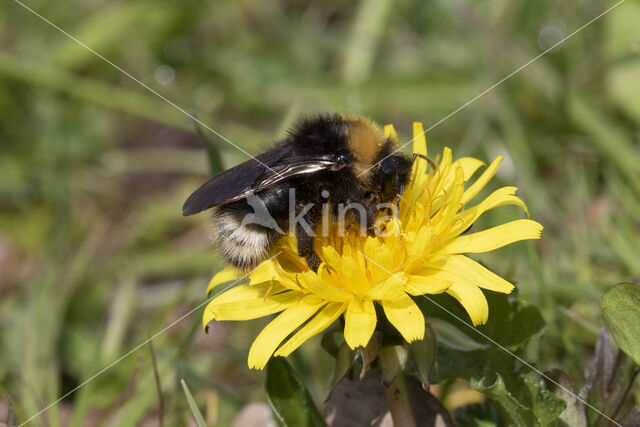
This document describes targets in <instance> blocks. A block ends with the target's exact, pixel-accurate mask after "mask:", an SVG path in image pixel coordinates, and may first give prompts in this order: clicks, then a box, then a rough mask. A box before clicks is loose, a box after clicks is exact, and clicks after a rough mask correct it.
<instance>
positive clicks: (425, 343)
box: [409, 325, 438, 390]
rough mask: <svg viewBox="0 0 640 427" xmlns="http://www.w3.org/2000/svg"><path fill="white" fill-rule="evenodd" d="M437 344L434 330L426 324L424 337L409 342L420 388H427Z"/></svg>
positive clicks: (433, 365)
mask: <svg viewBox="0 0 640 427" xmlns="http://www.w3.org/2000/svg"><path fill="white" fill-rule="evenodd" d="M437 347H438V346H437V344H436V336H435V332H433V329H432V328H431V326H429V325H426V328H425V333H424V338H423V339H421V340H417V341H414V342H412V343H410V344H409V351H410V352H411V359H412V360H413V364H414V365H415V367H416V370H417V371H418V377H419V378H420V382H421V383H422V388H424V389H425V390H428V389H429V385H430V384H431V375H433V368H434V367H435V364H436V356H437Z"/></svg>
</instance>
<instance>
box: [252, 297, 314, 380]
mask: <svg viewBox="0 0 640 427" xmlns="http://www.w3.org/2000/svg"><path fill="white" fill-rule="evenodd" d="M324 304H325V302H324V300H322V299H320V298H317V297H305V298H303V299H301V300H300V301H298V302H297V303H295V304H292V305H291V306H289V308H287V309H286V310H285V311H284V312H282V313H280V314H279V315H278V317H276V318H275V319H273V320H272V321H271V323H269V324H268V325H267V326H266V327H265V328H264V329H263V330H262V332H260V334H259V335H258V337H257V338H256V340H255V341H254V342H253V345H251V349H250V350H249V361H248V363H249V368H251V369H262V368H264V366H265V365H266V364H267V362H268V361H269V358H271V355H272V354H273V352H274V351H275V350H276V348H278V346H279V345H280V343H281V342H282V340H284V339H285V338H286V337H287V336H288V335H289V334H291V333H292V332H293V331H295V330H296V329H297V328H298V327H299V326H300V325H302V324H303V323H304V322H306V321H307V319H309V317H311V316H313V314H314V313H315V312H316V311H318V309H320V307H322V305H324Z"/></svg>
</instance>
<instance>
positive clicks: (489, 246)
mask: <svg viewBox="0 0 640 427" xmlns="http://www.w3.org/2000/svg"><path fill="white" fill-rule="evenodd" d="M542 228H543V227H542V225H540V224H539V223H537V222H535V221H531V220H529V219H519V220H516V221H511V222H508V223H506V224H502V225H498V226H496V227H493V228H490V229H488V230H484V231H479V232H477V233H473V234H467V235H464V236H459V237H456V238H455V239H453V240H452V241H451V242H450V243H448V244H447V245H446V246H445V247H444V248H443V249H442V251H443V252H444V253H449V254H462V253H479V252H489V251H492V250H494V249H498V248H501V247H503V246H506V245H508V244H511V243H514V242H517V241H520V240H527V239H539V238H540V233H542Z"/></svg>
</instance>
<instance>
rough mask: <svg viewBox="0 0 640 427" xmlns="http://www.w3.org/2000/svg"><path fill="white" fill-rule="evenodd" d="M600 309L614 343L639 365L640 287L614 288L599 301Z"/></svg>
mask: <svg viewBox="0 0 640 427" xmlns="http://www.w3.org/2000/svg"><path fill="white" fill-rule="evenodd" d="M600 309H601V310H602V318H603V319H604V323H605V325H607V329H609V331H610V332H611V335H612V337H613V340H614V341H615V343H616V344H617V345H618V346H619V347H620V349H621V350H622V351H624V352H625V353H626V354H627V355H628V356H629V357H631V358H632V359H633V361H634V362H636V364H639V365H640V285H638V284H636V283H620V284H618V285H616V286H614V287H613V288H612V289H610V290H609V291H607V292H606V293H605V294H604V295H603V296H602V298H601V299H600Z"/></svg>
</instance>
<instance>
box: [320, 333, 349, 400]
mask: <svg viewBox="0 0 640 427" xmlns="http://www.w3.org/2000/svg"><path fill="white" fill-rule="evenodd" d="M335 358H336V366H335V369H334V371H333V379H332V380H331V386H330V387H329V396H328V397H327V399H329V397H331V393H333V390H334V389H335V388H336V386H337V385H338V383H339V382H340V381H342V379H343V378H344V377H345V376H346V375H347V374H348V373H349V371H350V370H351V367H352V366H353V362H354V361H355V359H356V352H355V350H352V349H351V348H350V347H349V346H348V345H347V343H346V342H345V343H343V344H342V345H341V346H340V348H339V349H338V352H337V353H336V356H335Z"/></svg>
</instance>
